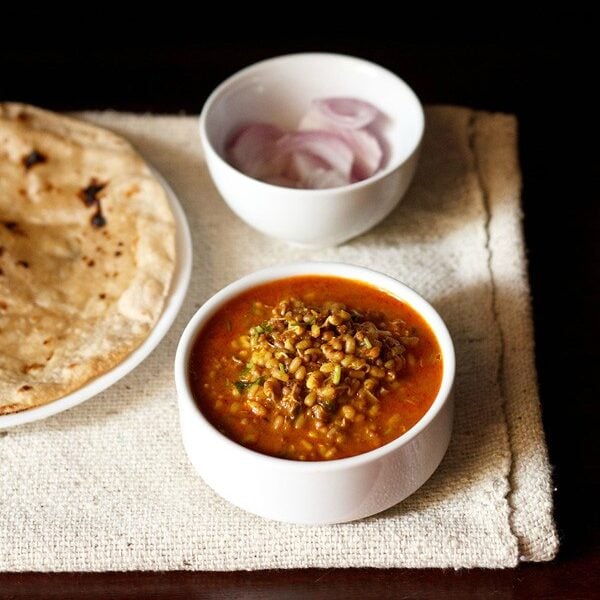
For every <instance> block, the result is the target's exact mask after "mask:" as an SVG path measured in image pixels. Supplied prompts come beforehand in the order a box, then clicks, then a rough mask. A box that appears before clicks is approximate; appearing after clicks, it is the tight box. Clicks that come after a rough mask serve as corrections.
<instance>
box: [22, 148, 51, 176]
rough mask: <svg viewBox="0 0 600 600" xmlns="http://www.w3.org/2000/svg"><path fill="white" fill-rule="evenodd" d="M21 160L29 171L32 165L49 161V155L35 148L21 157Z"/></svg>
mask: <svg viewBox="0 0 600 600" xmlns="http://www.w3.org/2000/svg"><path fill="white" fill-rule="evenodd" d="M21 162H22V163H23V166H24V167H25V170H26V171H29V169H31V167H34V166H35V165H39V164H42V163H45V162H48V157H47V156H46V155H45V154H42V153H41V152H40V151H39V150H35V148H34V149H33V150H32V151H31V152H30V153H29V154H26V155H25V156H24V157H23V158H22V159H21Z"/></svg>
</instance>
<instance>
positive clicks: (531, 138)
mask: <svg viewBox="0 0 600 600" xmlns="http://www.w3.org/2000/svg"><path fill="white" fill-rule="evenodd" d="M98 10H100V9H98ZM5 23H6V25H5V26H6V27H9V23H8V21H5ZM442 25H443V24H442ZM54 26H55V25H52V26H49V27H46V24H45V23H44V22H43V20H41V21H40V20H38V21H37V23H36V26H35V28H34V29H33V30H30V29H27V31H29V32H30V33H31V31H33V33H31V35H29V36H20V37H19V39H18V41H16V42H15V41H14V40H12V41H11V42H10V43H4V44H3V40H2V39H0V93H1V95H2V96H4V99H11V100H22V101H25V102H30V103H35V104H39V105H42V106H45V107H48V108H52V109H83V108H96V109H104V108H115V109H120V110H134V111H146V110H149V111H155V112H180V111H183V112H187V113H192V114H195V113H198V112H199V110H200V108H201V107H202V103H203V101H204V99H205V98H206V96H207V94H208V93H209V92H210V90H212V89H213V88H214V86H215V85H216V84H217V83H219V82H220V81H221V80H222V79H224V78H225V77H226V76H228V75H229V74H231V73H233V72H234V71H236V70H237V69H239V68H241V67H242V66H245V65H247V64H250V63H252V62H254V61H256V60H259V59H262V58H266V57H269V56H274V55H278V54H282V53H287V52H293V51H305V50H327V51H336V52H343V53H348V54H354V55H358V56H362V57H365V58H367V59H371V60H374V61H376V62H378V63H380V64H382V65H384V66H386V67H388V68H390V69H392V70H393V71H396V72H397V73H398V74H400V75H401V76H402V77H403V78H404V79H405V80H406V81H407V82H408V83H409V84H410V85H412V86H413V88H414V89H415V90H416V92H417V93H418V94H419V96H420V97H421V99H422V100H423V102H425V103H455V104H463V105H469V106H473V107H476V108H482V109H488V110H499V111H506V112H511V113H515V114H517V116H518V118H519V122H520V158H521V165H522V170H523V176H524V190H523V204H524V211H525V235H526V241H527V247H528V251H529V255H528V256H529V274H530V280H531V287H532V294H533V306H534V318H535V336H536V345H537V351H536V352H537V366H538V371H539V380H540V390H541V399H542V405H543V418H544V425H545V428H546V432H547V439H548V446H549V450H550V458H551V461H552V464H553V465H554V468H555V472H554V477H555V484H556V487H557V492H556V496H555V502H556V520H557V523H558V528H559V532H560V536H561V542H562V543H561V550H560V553H559V556H558V558H557V559H556V560H554V561H553V562H551V563H547V564H526V565H522V566H520V567H519V568H517V569H508V570H497V571H494V570H478V569H475V570H463V571H444V570H430V569H428V570H405V569H393V570H375V569H353V570H341V569H328V570H316V569H309V570H295V571H259V572H250V573H246V572H236V573H189V572H171V573H102V574H85V573H67V574H42V573H24V574H0V598H61V599H64V598H196V597H198V598H247V599H253V598H285V599H294V598H298V599H304V598H327V599H331V598H361V599H362V598H364V599H366V598H388V597H394V598H442V597H444V598H445V597H447V598H528V599H531V598H544V599H551V598H557V599H558V598H560V599H561V600H562V599H568V598H573V599H574V598H586V599H587V598H594V597H600V596H599V595H598V593H599V592H598V590H600V583H599V578H598V572H599V570H600V561H599V556H600V554H599V552H598V517H597V503H598V493H597V492H598V488H597V484H596V480H595V478H596V474H597V466H598V462H597V450H596V447H597V444H596V440H597V438H598V433H597V432H598V430H599V429H598V419H597V416H598V410H597V400H598V386H597V385H596V380H597V377H596V378H595V379H594V378H593V377H592V375H594V374H597V373H598V352H597V346H598V344H597V342H596V338H597V335H598V329H597V325H598V318H597V314H598V307H599V306H600V304H599V302H598V299H599V294H598V291H599V286H598V270H597V266H598V264H599V261H598V258H599V256H598V244H597V241H596V238H597V236H598V234H599V230H598V208H597V206H598V202H597V190H596V187H595V186H594V183H595V182H596V181H597V177H598V175H597V173H598V171H597V166H595V168H594V170H592V169H590V170H587V165H588V162H590V163H591V161H587V160H586V158H585V157H586V154H585V153H584V152H582V151H581V147H580V146H579V145H578V144H577V143H576V133H577V131H578V128H579V127H583V126H584V125H583V123H582V116H583V115H582V114H581V113H582V111H581V109H579V107H578V101H579V97H578V94H581V93H580V92H579V91H578V90H580V89H581V84H580V83H579V82H577V81H575V80H574V79H573V80H570V79H569V73H570V64H571V63H570V62H569V60H568V59H569V57H567V56H566V55H565V53H564V49H563V48H562V47H559V46H558V45H554V44H553V43H551V42H548V41H547V40H544V39H539V40H537V41H536V40H535V39H533V38H534V37H535V36H532V35H528V36H522V35H516V36H513V35H512V32H511V31H505V32H503V34H502V35H499V34H497V32H496V34H494V35H491V36H490V37H489V38H487V39H476V38H474V37H473V36H471V37H469V36H463V37H461V36H458V35H457V36H455V37H454V38H453V39H452V38H450V36H449V35H447V34H446V35H443V34H440V31H443V27H440V28H439V30H438V35H436V36H435V38H434V39H435V42H432V41H431V38H430V39H429V40H424V39H420V38H419V37H418V36H415V35H412V36H411V35H410V34H406V32H403V34H402V36H398V35H397V34H395V35H392V34H386V33H383V34H382V35H380V36H378V37H375V36H372V37H371V38H370V39H366V38H365V37H364V36H362V37H360V36H358V35H357V34H356V33H354V32H348V33H345V34H343V35H342V34H335V35H332V34H331V33H330V35H328V36H327V37H325V36H324V34H323V32H321V33H320V34H316V33H314V34H311V35H308V34H304V35H303V36H294V35H291V34H288V32H286V31H281V32H279V33H278V36H276V37H273V36H272V37H270V38H268V39H265V38H264V37H262V36H254V35H252V32H248V31H247V32H246V34H245V35H243V36H237V37H236V36H234V35H232V34H230V35H221V36H220V37H219V36H216V35H214V36H212V37H210V36H209V37H208V38H206V37H204V38H203V41H202V42H201V43H199V42H198V40H197V36H194V35H191V34H189V30H188V35H181V31H179V34H180V35H178V36H177V38H175V36H172V35H171V36H169V35H166V37H165V36H162V37H160V39H161V44H160V45H153V44H151V43H150V42H149V41H148V39H146V40H145V41H144V42H142V43H141V44H140V43H133V42H132V41H131V39H129V38H126V37H124V36H123V31H122V30H120V31H119V34H114V35H113V31H104V33H103V34H102V35H101V36H100V37H98V36H97V32H96V35H94V36H91V35H90V34H89V33H90V32H89V31H88V30H87V27H88V23H87V21H82V22H81V27H80V28H78V29H77V30H74V31H72V32H70V34H69V35H67V36H65V35H64V31H62V30H60V32H61V34H60V35H58V34H57V35H55V33H56V31H55V29H53V27H54ZM127 27H131V28H135V27H136V21H135V20H133V21H131V22H128V23H127ZM184 29H185V28H184ZM42 30H43V31H44V35H43V36H42V37H41V38H39V37H38V34H39V32H40V31H42ZM407 35H408V37H407ZM150 37H152V36H148V38H150ZM399 37H401V38H402V39H399ZM547 37H548V38H550V37H551V36H547ZM154 38H155V39H156V36H154ZM325 39H327V40H328V41H327V42H326V43H325V42H324V40H325ZM457 39H460V41H456V40H457ZM525 39H526V40H527V41H523V40H525ZM4 41H5V40H4ZM557 77H558V81H560V82H561V85H557ZM583 131H584V135H585V129H584V130H583ZM0 509H1V507H0Z"/></svg>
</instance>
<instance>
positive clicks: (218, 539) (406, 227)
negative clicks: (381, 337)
mask: <svg viewBox="0 0 600 600" xmlns="http://www.w3.org/2000/svg"><path fill="white" fill-rule="evenodd" d="M78 116H80V117H81V118H84V119H88V120H90V121H93V122H95V123H98V124H100V125H103V126H105V127H108V128H110V129H113V130H115V131H116V132H118V133H121V134H122V135H124V136H125V137H127V138H128V139H129V140H131V141H132V143H133V144H134V145H135V146H136V147H137V148H138V149H139V150H140V152H141V153H142V154H143V155H144V157H146V158H147V159H148V160H149V161H150V162H151V163H152V164H153V165H155V166H156V167H157V168H158V170H159V171H160V172H161V173H162V174H163V175H164V176H165V177H166V178H167V180H168V181H169V183H170V184H171V185H172V187H173V189H174V190H175V192H176V194H177V195H178V197H179V199H180V201H181V204H182V205H183V207H184V209H185V212H186V214H187V217H188V220H189V223H190V227H191V230H192V236H193V241H194V261H195V262H194V269H193V275H192V283H191V286H190V290H189V293H188V296H187V300H186V302H185V304H184V307H183V309H182V311H181V313H180V315H179V317H178V319H177V321H176V322H175V324H174V326H173V327H172V329H171V331H170V332H169V334H168V335H167V336H166V338H165V339H164V340H163V342H162V343H161V344H160V346H159V347H158V348H157V349H156V350H155V351H154V352H153V354H152V355H151V356H150V357H149V358H148V359H147V360H146V361H145V362H144V363H143V364H142V365H140V366H139V367H138V368H137V369H136V370H135V371H133V372H132V373H130V374H129V375H128V376H127V377H125V378H124V379H123V380H121V381H120V382H119V383H118V384H116V385H114V386H113V387H112V388H110V389H109V390H107V391H105V392H104V393H102V394H100V395H98V396H97V397H95V398H93V399H91V400H89V401H87V402H86V403H84V404H83V405H81V406H79V407H76V408H74V409H71V410H70V411H67V412H65V413H62V414H60V415H58V416H55V417H52V418H49V419H47V420H45V421H43V422H38V423H34V424H31V425H26V426H22V427H19V428H16V429H11V430H6V431H4V432H0V571H31V570H33V571H108V570H111V571H112V570H116V571H119V570H122V571H124V570H134V569H135V570H137V569H140V570H174V569H196V570H236V569H268V568H292V567H309V566H316V567H351V566H369V567H454V568H460V567H510V566H515V565H516V564H518V562H519V561H520V560H533V561H543V560H550V559H551V558H553V556H554V555H555V553H556V551H557V548H558V540H557V536H556V531H555V526H554V522H553V516H552V483H551V472H550V467H549V463H548V457H547V451H546V446H545V441H544V433H543V429H542V424H541V416H540V406H539V402H538V395H537V384H536V373H535V368H534V355H533V333H532V321H531V312H530V302H529V289H528V283H527V274H526V263H525V255H524V245H523V236H522V231H521V207H520V172H519V167H518V159H517V152H516V142H517V124H516V120H515V119H514V117H512V116H509V115H502V114H489V113H483V112H474V111H472V110H469V109H466V108H458V107H432V108H429V109H428V110H427V129H426V136H425V141H424V147H423V151H422V158H421V162H420V166H419V170H418V173H417V176H416V179H415V182H414V184H413V186H412V187H411V189H410V191H409V192H408V194H407V196H406V197H405V198H404V199H403V201H402V202H401V204H400V205H399V206H398V208H397V209H396V210H395V211H394V212H393V213H392V214H391V215H390V216H389V217H388V218H387V219H386V220H385V221H384V222H383V223H381V224H380V225H379V226H377V227H376V228H375V229H373V230H371V231H370V232H368V233H367V234H365V235H362V236H361V237H359V238H357V239H355V240H353V241H351V242H349V243H347V244H344V245H342V246H340V247H337V248H330V249H327V250H319V251H311V250H303V249H297V248H290V247H288V246H286V245H285V244H283V243H280V242H276V241H273V240H270V239H267V238H265V237H263V236H262V235H260V234H258V233H256V232H255V231H253V230H252V229H250V228H249V227H247V226H246V225H245V224H244V223H242V222H241V221H240V220H239V219H238V218H237V217H235V216H234V215H233V214H232V213H231V212H230V211H229V209H228V208H227V207H226V205H225V204H224V203H223V202H222V200H221V199H220V198H219V196H218V194H217V192H216V191H215V189H214V187H213V185H212V183H211V181H210V177H209V175H208V173H207V170H206V168H205V165H204V162H203V159H202V154H201V149H200V143H199V139H198V135H197V120H196V119H195V118H191V117H170V116H168V117H158V116H139V115H138V116H136V115H130V114H120V113H114V112H105V113H84V114H80V115H78ZM307 259H319V260H334V261H344V262H349V263H354V264H358V265H364V266H368V267H372V268H374V269H377V270H380V271H383V272H385V273H387V274H389V275H391V276H393V277H396V278H398V279H400V280H401V281H403V282H405V283H407V284H408V285H410V286H411V287H413V288H415V289H416V290H417V291H418V292H420V293H421V294H422V295H423V296H425V297H426V298H427V299H428V300H430V301H431V302H432V303H433V304H434V306H435V307H436V308H437V309H438V311H439V312H440V313H441V315H442V316H443V318H444V319H445V320H446V322H447V324H448V326H449V328H450V331H451V333H452V335H453V338H454V341H455V345H456V350H457V365H458V370H457V379H456V416H455V426H454V434H453V437H452V441H451V444H450V448H449V450H448V453H447V455H446V457H445V459H444V461H443V462H442V464H441V465H440V467H439V469H438V470H437V472H436V473H435V474H434V476H433V477H432V478H431V479H430V480H429V481H428V482H427V483H426V484H425V485H424V486H423V487H422V488H421V489H420V490H419V491H418V492H416V493H415V494H414V495H413V496H411V497H410V498H408V499H406V500H405V501H404V502H402V503H401V504H399V505H397V506H395V507H393V508H391V509H390V510H388V511H386V512H384V513H382V514H379V515H376V516H374V517H371V518H369V519H365V520H362V521H359V522H354V523H348V524H343V525H333V526H326V527H303V526H296V525H286V524H281V523H275V522H270V521H267V520H264V519H261V518H258V517H254V516H252V515H250V514H247V513H245V512H243V511H241V510H239V509H237V508H235V507H233V506H231V505H230V504H228V503H227V502H225V501H224V500H222V499H221V498H219V497H218V496H217V495H216V494H214V493H213V492H212V490H211V489H210V488H208V487H207V486H206V485H205V484H204V483H203V482H202V480H201V479H200V478H199V477H198V476H197V475H196V474H195V472H194V471H193V469H192V467H191V466H190V464H189V462H188V460H187V457H186V455H185V452H184V450H183V446H182V444H181V440H180V435H179V423H178V415H177V407H176V396H175V388H174V382H173V374H172V370H173V369H172V365H173V358H174V355H175V348H176V345H177V341H178V339H179V335H180V333H181V331H182V329H183V327H184V325H185V324H186V322H187V320H188V319H189V318H190V317H191V315H192V314H193V312H194V311H195V310H196V309H197V308H198V307H199V306H200V305H201V304H202V303H203V302H204V301H205V300H206V299H207V298H208V297H210V296H211V295H212V294H213V293H214V292H216V291H217V290H218V289H220V288H221V287H223V286H224V285H226V284H227V283H229V282H231V281H232V280H234V279H236V278H237V277H240V276H241V275H244V274H246V273H248V272H250V271H253V270H255V269H258V268H261V267H265V266H268V265H273V264H279V263H284V262H289V261H295V260H307Z"/></svg>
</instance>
